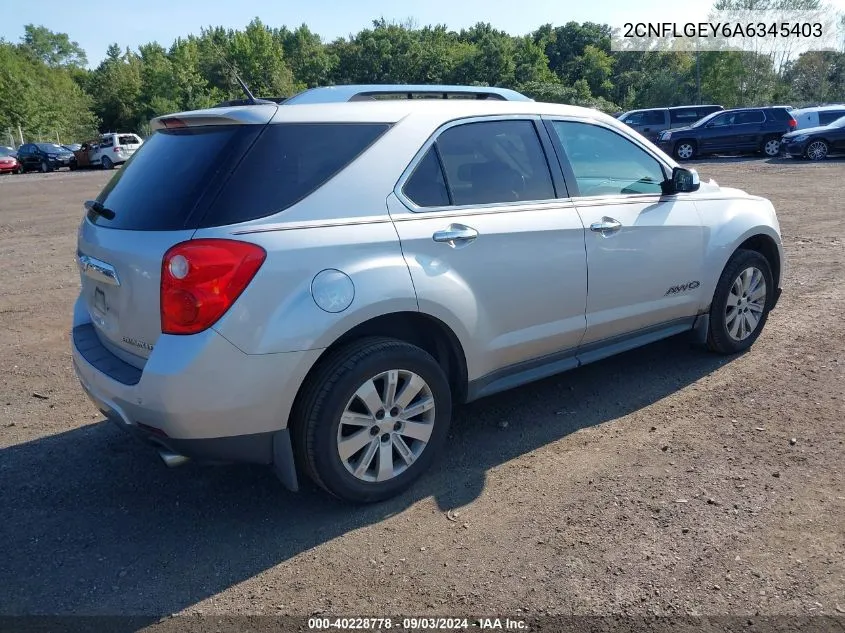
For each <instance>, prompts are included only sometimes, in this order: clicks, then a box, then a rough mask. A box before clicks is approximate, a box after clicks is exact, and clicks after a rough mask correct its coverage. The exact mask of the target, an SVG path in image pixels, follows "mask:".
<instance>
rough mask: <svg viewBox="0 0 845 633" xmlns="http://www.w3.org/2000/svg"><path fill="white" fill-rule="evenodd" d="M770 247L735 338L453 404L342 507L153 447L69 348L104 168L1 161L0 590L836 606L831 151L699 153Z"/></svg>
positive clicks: (837, 453)
mask: <svg viewBox="0 0 845 633" xmlns="http://www.w3.org/2000/svg"><path fill="white" fill-rule="evenodd" d="M696 166H697V168H698V169H699V171H700V172H701V174H702V177H703V178H705V179H706V178H709V177H713V178H715V179H716V180H717V181H718V182H719V183H720V184H723V185H729V186H736V187H740V188H743V189H746V190H749V191H751V192H753V193H757V194H762V195H765V196H767V197H769V198H770V199H771V200H772V201H773V202H774V204H775V206H776V207H777V209H778V212H779V215H780V219H781V224H782V229H783V233H784V243H785V248H786V254H787V257H788V262H787V265H788V268H787V272H786V276H785V280H784V294H783V297H782V299H781V302H780V304H779V305H778V308H777V309H776V310H775V311H774V312H773V313H772V316H771V318H770V320H769V323H768V325H767V327H766V330H765V332H764V333H763V335H762V337H761V338H760V340H759V341H758V342H757V344H756V345H755V346H754V348H753V349H752V350H751V351H750V352H749V353H747V354H745V355H742V356H739V357H736V358H730V359H725V358H720V357H716V356H713V355H709V354H707V353H705V352H702V351H699V350H695V349H692V348H690V346H689V345H688V343H687V341H686V339H684V338H676V339H672V340H668V341H664V342H661V343H657V344H654V345H651V346H649V347H647V348H643V349H640V350H636V351H633V352H629V353H626V354H624V355H622V356H619V357H616V358H613V359H609V360H606V361H603V362H600V363H597V364H594V365H591V366H587V367H585V368H583V369H580V370H576V371H574V372H570V373H567V374H563V375H560V376H558V377H555V378H551V379H548V380H545V381H542V382H540V383H537V384H534V385H530V386H528V387H525V388H522V389H519V390H515V391H512V392H508V393H504V394H501V395H498V396H494V397H491V398H488V399H486V400H483V401H479V402H476V403H474V404H472V405H469V406H465V407H462V408H460V409H458V410H457V411H456V417H455V420H454V423H453V437H452V440H451V442H450V444H449V448H448V450H447V451H446V454H445V455H444V456H443V457H442V459H440V461H439V462H438V464H437V466H436V467H435V468H434V470H433V471H432V472H431V473H430V474H429V475H428V476H426V477H425V478H424V479H423V480H422V481H421V482H420V483H419V484H418V485H417V486H416V487H415V488H413V490H412V491H411V492H410V493H408V494H407V495H406V496H403V497H402V498H399V499H395V500H393V501H390V502H387V503H384V504H380V505H376V506H371V507H365V508H358V507H349V506H347V505H344V504H341V503H338V502H336V501H334V500H332V499H329V498H327V497H326V496H324V495H322V494H320V493H319V492H317V491H315V490H313V489H311V488H310V487H307V486H306V489H305V490H304V491H303V492H301V493H299V494H292V493H289V492H287V491H285V490H284V489H283V488H282V487H281V486H280V485H279V484H277V483H276V481H275V480H274V478H273V476H272V474H271V473H270V472H269V471H267V470H264V469H262V468H253V467H240V466H231V467H229V466H226V467H222V466H221V467H203V466H196V465H193V464H189V465H187V466H184V467H182V468H179V469H174V470H168V469H167V468H166V467H164V465H163V464H162V463H161V462H160V460H159V458H158V457H157V456H156V455H154V454H153V453H152V452H150V451H149V450H148V449H146V448H145V447H143V446H141V445H140V444H138V443H136V442H134V441H133V440H131V439H130V438H128V437H125V436H124V435H123V434H121V433H120V432H119V430H117V429H114V428H112V426H111V425H109V424H107V423H106V422H104V421H102V419H101V416H100V415H99V414H98V413H97V411H96V410H95V409H94V407H93V406H92V405H91V404H89V402H88V400H87V399H86V398H85V396H84V394H83V393H82V391H81V389H80V388H79V386H78V385H77V382H76V380H75V378H74V375H73V371H72V369H71V361H70V354H69V348H68V345H69V344H68V329H69V325H70V311H71V306H72V302H73V300H74V298H75V294H76V292H77V288H78V280H77V273H76V270H75V268H74V261H73V260H74V253H75V239H76V228H77V225H78V223H79V221H80V218H81V216H82V207H81V202H82V201H83V200H84V199H86V198H90V197H93V196H94V195H96V193H97V192H98V191H99V189H100V188H101V187H102V185H103V184H104V183H105V182H106V180H107V178H108V176H109V174H107V173H103V172H87V173H85V172H75V173H68V172H62V173H54V174H45V175H41V174H28V175H24V176H9V177H0V266H2V270H3V271H4V274H3V279H2V291H0V346H2V349H3V350H4V351H3V354H2V358H0V370H2V371H1V372H0V497H2V521H0V543H2V544H3V547H2V556H0V613H3V614H7V615H8V614H70V613H76V614H124V615H126V614H136V615H160V614H171V613H204V614H220V615H223V614H226V615H238V614H288V613H289V614H306V615H307V614H312V613H315V612H316V613H327V614H328V613H332V614H338V615H372V616H383V615H389V614H394V615H395V614H406V615H407V614H428V615H431V614H440V615H455V614H491V613H492V614H495V613H499V614H513V615H519V614H522V615H526V616H529V615H531V616H533V615H537V614H543V613H561V614H608V613H614V614H629V615H646V614H669V615H683V614H734V615H738V614H755V613H757V614H764V615H778V614H790V615H811V614H829V615H837V614H841V613H845V477H844V476H843V475H845V459H843V454H845V446H843V440H845V432H843V420H844V419H845V415H843V413H845V406H844V405H845V401H843V398H845V393H843V392H845V390H843V377H845V376H843V375H845V321H843V316H845V291H843V283H842V282H843V270H845V263H844V262H845V257H843V255H845V253H844V252H843V213H845V204H843V202H842V199H843V198H842V192H843V186H842V183H843V180H845V161H842V160H839V161H834V160H830V161H827V162H826V163H824V164H809V163H804V162H798V161H787V160H764V159H723V160H712V161H706V162H705V161H702V162H700V163H697V164H696Z"/></svg>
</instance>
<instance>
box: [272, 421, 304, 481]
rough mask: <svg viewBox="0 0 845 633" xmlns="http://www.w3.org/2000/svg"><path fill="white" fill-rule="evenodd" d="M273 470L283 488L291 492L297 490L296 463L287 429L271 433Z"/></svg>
mask: <svg viewBox="0 0 845 633" xmlns="http://www.w3.org/2000/svg"><path fill="white" fill-rule="evenodd" d="M273 472H275V473H276V477H278V478H279V481H281V482H282V485H283V486H284V487H285V488H287V489H288V490H290V491H291V492H298V491H299V481H298V480H297V476H296V465H295V464H294V461H293V445H292V444H291V441H290V431H288V429H282V430H281V431H277V432H276V433H275V434H274V435H273Z"/></svg>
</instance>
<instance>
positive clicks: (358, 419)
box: [340, 411, 375, 426]
mask: <svg viewBox="0 0 845 633" xmlns="http://www.w3.org/2000/svg"><path fill="white" fill-rule="evenodd" d="M374 419H375V418H373V417H372V416H369V415H364V414H363V413H355V412H354V411H346V412H344V414H343V416H342V417H341V418H340V423H341V424H348V425H349V426H370V425H371V424H372V423H373V420H374Z"/></svg>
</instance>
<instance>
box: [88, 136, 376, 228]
mask: <svg viewBox="0 0 845 633" xmlns="http://www.w3.org/2000/svg"><path fill="white" fill-rule="evenodd" d="M388 127H389V125H387V124H356V123H315V124H311V123H295V124H281V125H267V126H258V125H233V126H206V127H194V128H177V129H172V130H159V131H156V132H155V133H154V134H153V135H152V136H150V137H149V138H148V139H147V140H146V142H144V143H143V144H142V145H141V146H140V147H139V148H138V150H137V151H136V152H135V153H134V154H133V155H132V156H131V157H130V158H129V160H128V161H127V162H126V164H125V165H124V167H123V168H122V169H121V170H119V171H118V172H117V173H116V174H115V175H114V177H113V178H112V180H111V181H110V182H109V183H108V184H107V185H106V187H105V188H104V189H103V191H102V192H101V193H100V195H99V196H98V198H97V200H98V201H99V202H100V203H102V204H103V206H104V207H106V208H107V209H110V210H112V211H114V213H115V217H114V219H112V220H106V219H105V218H103V217H102V216H101V215H96V214H94V213H89V214H88V219H89V220H90V221H91V222H93V223H95V224H99V225H103V226H107V227H109V228H115V229H126V230H134V231H175V230H181V229H194V228H200V227H209V226H221V225H226V224H237V223H239V222H246V221H248V220H254V219H256V218H261V217H266V216H268V215H272V214H274V213H276V212H278V211H281V210H283V209H285V208H287V207H289V206H291V205H292V204H294V203H296V202H297V201H299V200H301V199H302V198H304V197H305V196H307V195H309V194H310V193H312V192H313V191H315V190H316V189H317V188H319V187H320V186H322V185H323V184H325V183H326V182H327V181H328V180H329V179H330V178H332V177H333V176H334V175H335V174H337V173H338V172H339V171H341V170H342V169H343V168H344V167H346V166H347V165H348V164H349V163H351V162H352V161H353V160H354V159H355V158H356V157H357V156H358V155H359V154H361V152H363V151H364V150H365V149H366V148H367V147H368V146H369V145H370V144H371V143H372V142H373V141H375V140H376V139H377V138H378V137H379V136H381V134H383V133H384V132H385V130H387V129H388Z"/></svg>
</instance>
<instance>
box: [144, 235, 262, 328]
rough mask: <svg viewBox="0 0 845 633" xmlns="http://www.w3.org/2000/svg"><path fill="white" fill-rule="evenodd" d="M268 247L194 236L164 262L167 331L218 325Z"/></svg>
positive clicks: (163, 302)
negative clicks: (195, 238)
mask: <svg viewBox="0 0 845 633" xmlns="http://www.w3.org/2000/svg"><path fill="white" fill-rule="evenodd" d="M266 257H267V252H266V251H265V250H264V249H263V248H261V247H260V246H258V245H256V244H250V243H248V242H238V241H235V240H225V239H199V240H189V241H187V242H181V243H180V244H176V245H175V246H173V247H172V248H171V249H170V250H168V251H167V253H165V255H164V258H163V260H162V264H161V331H162V333H163V334H197V333H198V332H202V331H203V330H206V329H208V328H209V327H211V326H212V325H214V324H215V323H216V322H217V321H218V320H219V319H220V317H222V316H223V315H224V314H225V313H226V311H227V310H228V309H229V308H231V307H232V304H234V303H235V301H236V300H237V298H238V297H239V296H240V295H241V293H242V292H243V291H244V290H245V289H246V287H247V286H248V285H249V283H250V282H251V281H252V279H253V277H255V274H256V273H257V272H258V269H259V268H261V265H262V264H263V263H264V260H265V259H266Z"/></svg>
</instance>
